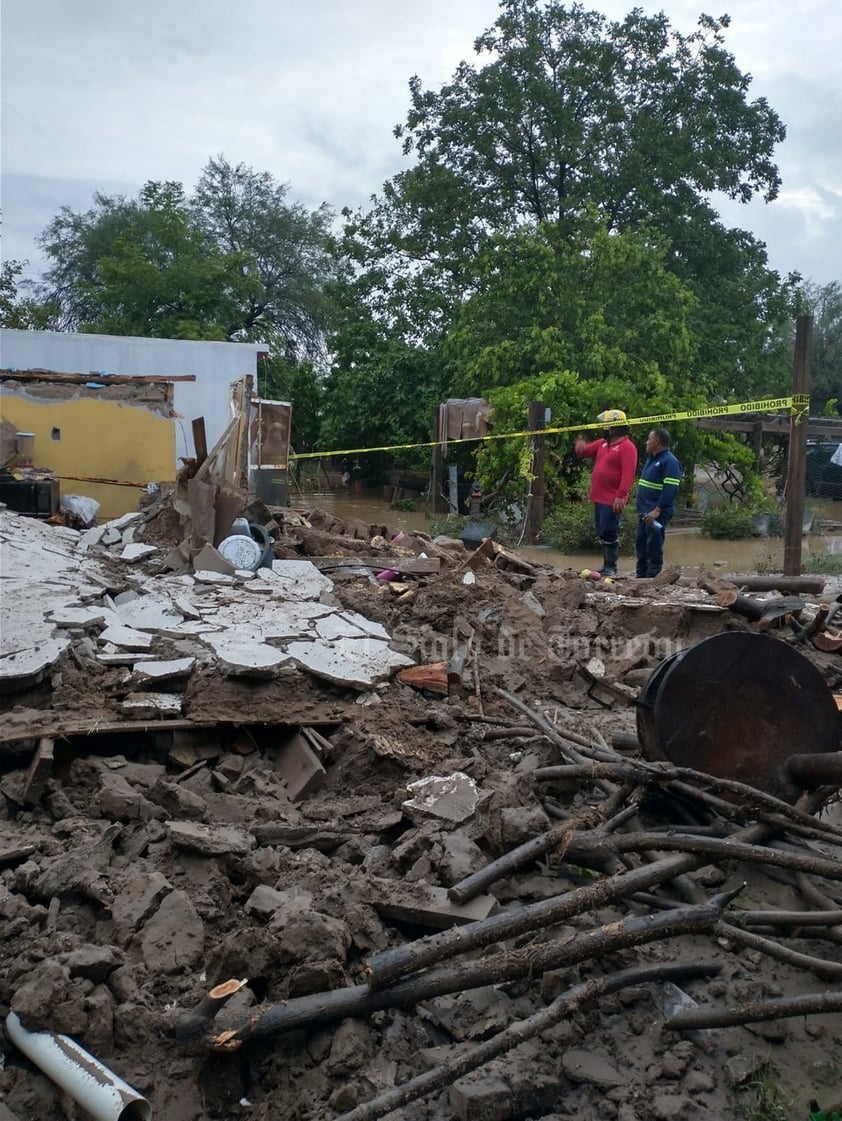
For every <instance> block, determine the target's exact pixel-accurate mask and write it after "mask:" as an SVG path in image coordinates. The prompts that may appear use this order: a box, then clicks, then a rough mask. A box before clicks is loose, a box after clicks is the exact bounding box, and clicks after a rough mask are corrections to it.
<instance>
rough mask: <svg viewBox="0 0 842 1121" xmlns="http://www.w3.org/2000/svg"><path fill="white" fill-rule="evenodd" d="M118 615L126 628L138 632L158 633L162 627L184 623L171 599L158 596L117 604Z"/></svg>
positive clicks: (143, 597) (138, 598) (142, 597)
mask: <svg viewBox="0 0 842 1121" xmlns="http://www.w3.org/2000/svg"><path fill="white" fill-rule="evenodd" d="M117 614H118V615H119V616H120V619H121V621H122V623H123V625H124V626H127V627H133V628H134V629H135V630H138V631H157V630H158V629H159V628H161V627H174V626H176V625H177V624H178V623H181V622H183V617H182V615H181V612H180V611H178V610H177V609H176V608H175V607H174V606H173V603H172V600H170V599H159V598H157V597H156V596H151V595H147V596H138V597H137V599H132V600H129V601H128V602H127V603H119V604H117Z"/></svg>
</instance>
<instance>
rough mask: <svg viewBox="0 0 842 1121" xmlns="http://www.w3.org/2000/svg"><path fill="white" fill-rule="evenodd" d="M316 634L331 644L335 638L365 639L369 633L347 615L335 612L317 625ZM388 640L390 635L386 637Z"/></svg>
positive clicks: (318, 621)
mask: <svg viewBox="0 0 842 1121" xmlns="http://www.w3.org/2000/svg"><path fill="white" fill-rule="evenodd" d="M315 630H316V634H317V635H318V636H319V638H322V639H325V641H327V642H330V641H331V640H332V639H335V638H365V637H366V635H367V633H368V632H366V631H365V630H364V629H363V628H362V627H360V626H357V625H356V623H354V622H352V621H351V619H350V618H349V617H348V616H347V615H342V614H339V613H338V612H334V613H332V614H330V615H327V616H325V617H324V618H322V619H317V620H316V623H315ZM386 638H387V639H388V635H386Z"/></svg>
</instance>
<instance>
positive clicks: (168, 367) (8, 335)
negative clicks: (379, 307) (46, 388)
mask: <svg viewBox="0 0 842 1121" xmlns="http://www.w3.org/2000/svg"><path fill="white" fill-rule="evenodd" d="M266 349H267V348H266V346H265V344H263V343H213V342H190V341H184V340H180V339H140V338H133V337H130V336H121V335H82V334H71V333H70V332H64V331H14V330H11V329H9V328H0V367H2V368H4V369H15V370H32V369H42V370H55V371H57V372H60V373H70V374H92V375H93V378H92V380H95V376H96V374H145V375H154V376H158V377H174V376H175V375H178V374H195V375H196V380H195V382H176V384H175V387H174V388H175V409H176V411H177V412H178V413H181V415H182V417H183V419H182V420H177V421H176V456H185V455H192V454H193V438H192V434H191V431H190V421H191V420H192V419H193V418H194V417H198V416H203V417H204V418H205V431H206V432H207V438H208V444H209V446H213V444H214V443H215V442H216V440H217V439H218V438H219V437H220V436H221V435H222V433H223V431H224V429H225V426H226V425H227V424H228V421H229V420H230V413H229V406H228V401H229V392H228V389H229V386H230V384H231V382H233V381H236V380H237V379H238V378H241V377H243V376H244V375H245V374H251V375H252V376H253V377H255V387H257V378H256V375H257V356H258V354H260V353H263V352H265V351H266Z"/></svg>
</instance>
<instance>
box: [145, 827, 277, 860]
mask: <svg viewBox="0 0 842 1121" xmlns="http://www.w3.org/2000/svg"><path fill="white" fill-rule="evenodd" d="M167 835H168V836H169V838H170V841H171V842H172V843H173V844H174V845H175V846H176V848H180V849H189V850H190V852H197V853H199V854H200V855H201V856H226V855H232V856H245V855H246V854H247V853H249V852H251V850H252V849H253V848H254V845H255V841H254V837H253V836H252V835H251V833H249V832H247V831H246V830H245V829H237V828H236V827H234V826H231V825H222V826H220V825H214V826H211V825H203V824H202V823H201V822H198V821H168V822H167Z"/></svg>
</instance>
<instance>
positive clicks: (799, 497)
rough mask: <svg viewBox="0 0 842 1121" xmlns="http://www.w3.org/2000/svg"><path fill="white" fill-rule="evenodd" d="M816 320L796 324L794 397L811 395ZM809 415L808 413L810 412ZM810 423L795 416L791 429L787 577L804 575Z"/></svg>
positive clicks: (805, 319)
mask: <svg viewBox="0 0 842 1121" xmlns="http://www.w3.org/2000/svg"><path fill="white" fill-rule="evenodd" d="M812 333H813V317H812V316H811V315H799V316H798V319H797V320H796V321H795V365H794V366H793V370H792V392H793V395H795V394H799V393H803V394H806V395H807V396H809V394H810V339H811V336H812ZM808 412H809V410H808ZM807 420H808V414H807V413H805V414H804V416H801V415H800V413H798V412H797V411H795V412H793V414H792V419H791V421H790V425H789V466H788V469H787V476H786V520H785V523H784V576H798V575H800V573H801V539H802V536H803V532H804V493H805V490H806V482H807V479H806V475H807Z"/></svg>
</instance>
